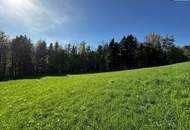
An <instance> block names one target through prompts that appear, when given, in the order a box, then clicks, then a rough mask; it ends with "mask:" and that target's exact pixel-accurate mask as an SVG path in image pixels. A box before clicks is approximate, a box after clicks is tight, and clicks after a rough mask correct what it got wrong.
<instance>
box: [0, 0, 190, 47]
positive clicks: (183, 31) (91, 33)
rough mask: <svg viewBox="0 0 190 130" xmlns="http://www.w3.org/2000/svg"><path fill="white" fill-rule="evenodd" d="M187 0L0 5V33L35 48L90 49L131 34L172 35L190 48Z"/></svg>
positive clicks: (32, 0)
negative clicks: (40, 43) (41, 44)
mask: <svg viewBox="0 0 190 130" xmlns="http://www.w3.org/2000/svg"><path fill="white" fill-rule="evenodd" d="M189 26H190V2H189V1H188V0H179V1H178V0H0V30H1V31H4V32H6V33H7V34H9V35H10V37H15V36H16V35H18V34H27V35H28V36H29V37H30V38H31V39H32V40H33V41H34V42H35V41H36V40H39V39H44V40H46V41H48V42H50V41H52V42H54V41H56V40H57V41H60V42H61V43H67V42H80V41H83V40H84V41H87V42H89V44H91V45H92V46H96V45H97V44H100V43H101V42H102V41H109V40H111V38H113V37H115V38H116V39H117V40H120V39H121V38H122V37H123V36H124V35H128V34H134V35H135V36H136V37H137V38H138V40H139V41H143V40H144V37H145V36H146V35H147V34H148V33H150V32H158V33H160V34H161V35H166V34H172V35H174V36H175V38H176V42H177V43H178V45H183V44H188V43H190V29H189Z"/></svg>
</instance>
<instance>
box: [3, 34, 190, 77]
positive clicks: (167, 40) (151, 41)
mask: <svg viewBox="0 0 190 130" xmlns="http://www.w3.org/2000/svg"><path fill="white" fill-rule="evenodd" d="M188 60H190V46H184V47H179V46H176V44H175V39H174V37H173V36H172V35H166V36H164V37H162V36H160V35H159V34H157V33H150V34H149V35H148V36H146V37H145V40H144V42H139V41H138V40H137V38H136V37H135V36H133V35H128V36H124V37H123V38H122V39H121V41H119V42H117V41H115V40H114V38H113V39H112V40H111V41H110V42H109V43H104V44H100V45H99V46H97V48H91V47H90V46H89V45H88V44H87V43H86V42H81V43H80V44H67V45H65V46H64V47H62V46H61V44H59V43H58V42H56V43H49V44H47V43H46V42H45V41H43V40H40V41H38V42H37V43H32V42H31V39H30V38H28V37H27V36H26V35H20V36H17V37H16V38H14V39H10V38H9V37H8V36H7V35H6V34H5V33H3V32H0V80H3V79H15V78H22V77H26V76H39V75H62V74H69V73H93V72H104V71H115V70H123V69H135V68H143V67H153V66H161V65H167V64H173V63H178V62H184V61H188Z"/></svg>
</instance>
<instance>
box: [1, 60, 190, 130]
mask: <svg viewBox="0 0 190 130" xmlns="http://www.w3.org/2000/svg"><path fill="white" fill-rule="evenodd" d="M22 129H23V130H62V129H66V130H70V129H73V130H128V129H129V130H154V129H155V130H157V129H158V130H189V129H190V62H186V63H181V64H175V65H170V66H163V67H155V68H146V69H137V70H128V71H118V72H110V73H99V74H81V75H66V76H57V77H56V76H52V77H42V78H39V79H24V80H23V79H22V80H15V81H4V82H0V130H22Z"/></svg>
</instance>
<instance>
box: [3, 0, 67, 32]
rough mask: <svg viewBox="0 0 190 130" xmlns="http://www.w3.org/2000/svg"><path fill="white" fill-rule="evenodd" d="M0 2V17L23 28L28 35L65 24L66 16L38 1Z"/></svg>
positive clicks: (5, 0) (8, 0) (9, 0)
mask: <svg viewBox="0 0 190 130" xmlns="http://www.w3.org/2000/svg"><path fill="white" fill-rule="evenodd" d="M13 1H14V0H0V17H1V19H3V18H4V19H6V20H7V21H9V22H10V23H12V24H15V23H16V24H18V26H21V25H22V27H25V29H27V31H28V32H30V33H38V32H39V33H42V32H46V31H48V30H51V29H54V28H56V27H59V26H61V25H63V24H64V23H67V22H68V21H69V20H70V18H69V16H68V15H67V14H64V13H62V14H60V13H59V12H56V11H53V10H51V9H49V8H47V7H46V6H44V4H43V3H41V2H40V1H39V0H18V1H20V2H21V3H20V2H19V3H16V2H13ZM44 2H45V1H44Z"/></svg>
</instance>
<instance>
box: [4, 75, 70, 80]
mask: <svg viewBox="0 0 190 130" xmlns="http://www.w3.org/2000/svg"><path fill="white" fill-rule="evenodd" d="M47 76H51V77H54V76H55V77H57V76H67V74H46V75H33V76H17V77H14V78H2V79H0V82H1V81H11V80H23V79H41V78H44V77H47Z"/></svg>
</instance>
